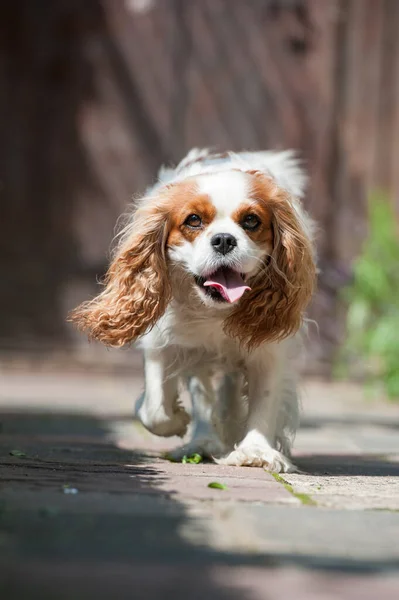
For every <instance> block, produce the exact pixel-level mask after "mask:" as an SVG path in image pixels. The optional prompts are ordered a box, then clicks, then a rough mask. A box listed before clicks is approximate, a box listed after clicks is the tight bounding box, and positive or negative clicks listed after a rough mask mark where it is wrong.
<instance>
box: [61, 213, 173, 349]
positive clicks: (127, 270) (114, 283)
mask: <svg viewBox="0 0 399 600" xmlns="http://www.w3.org/2000/svg"><path fill="white" fill-rule="evenodd" d="M167 229H168V224H167V215H166V211H165V210H164V207H162V206H161V205H160V204H157V203H155V202H154V203H151V204H148V205H147V204H146V206H145V207H142V208H140V209H138V211H137V212H136V214H135V216H134V219H133V222H132V224H131V225H129V226H128V228H127V229H126V231H125V233H124V235H123V237H122V241H121V243H120V244H119V246H118V248H117V251H116V253H115V256H114V258H113V260H112V262H111V265H110V267H109V269H108V272H107V274H106V276H105V281H104V284H105V286H106V287H105V289H104V291H103V292H102V293H101V294H100V295H99V296H97V298H94V300H91V301H89V302H85V303H83V304H82V305H81V306H79V307H78V308H76V309H75V310H74V311H73V312H72V313H71V315H70V320H71V321H73V322H74V323H76V325H77V326H78V328H79V329H80V330H82V331H86V332H87V333H88V335H89V337H91V338H94V339H96V340H99V341H100V342H103V343H104V344H106V345H108V346H123V345H125V344H127V343H129V342H133V341H135V340H136V339H137V338H138V337H140V336H141V335H143V334H144V333H145V332H146V331H148V330H149V329H150V328H151V327H152V326H153V325H154V324H155V323H156V321H157V320H158V319H159V318H160V317H161V316H162V314H163V313H164V312H165V310H166V307H167V304H168V302H169V299H170V295H171V290H170V284H169V280H168V278H167V266H166V258H165V243H166V237H167Z"/></svg>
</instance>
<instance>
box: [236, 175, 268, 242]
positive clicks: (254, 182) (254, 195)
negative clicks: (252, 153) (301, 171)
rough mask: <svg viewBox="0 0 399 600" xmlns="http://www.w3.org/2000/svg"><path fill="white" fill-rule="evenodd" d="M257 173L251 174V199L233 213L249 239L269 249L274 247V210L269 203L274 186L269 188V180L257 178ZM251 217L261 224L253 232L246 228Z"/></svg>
mask: <svg viewBox="0 0 399 600" xmlns="http://www.w3.org/2000/svg"><path fill="white" fill-rule="evenodd" d="M256 173H257V172H252V171H251V172H250V173H249V174H250V175H251V179H250V188H249V189H250V191H249V199H248V200H247V201H246V202H243V203H242V204H241V206H240V207H239V208H238V209H237V210H236V211H235V212H234V213H233V215H232V218H233V220H234V221H235V222H236V223H237V224H238V225H240V226H241V227H242V228H243V229H244V231H245V233H246V234H247V235H248V237H250V238H251V240H253V241H254V242H256V243H257V244H258V245H260V246H265V247H267V248H269V249H271V248H272V247H273V227H272V210H271V208H270V206H268V201H269V200H270V199H271V197H272V195H273V188H274V187H275V185H274V184H271V185H270V186H268V180H267V179H266V178H264V177H262V180H261V178H260V177H257V176H256ZM249 215H255V216H256V217H257V218H258V219H259V221H260V223H259V226H257V227H256V228H254V229H253V230H251V229H250V228H245V219H246V217H248V216H249Z"/></svg>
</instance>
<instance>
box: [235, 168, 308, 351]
mask: <svg viewBox="0 0 399 600" xmlns="http://www.w3.org/2000/svg"><path fill="white" fill-rule="evenodd" d="M263 179H264V178H263ZM258 199H259V198H258ZM262 200H263V201H265V202H266V203H267V206H268V207H269V208H270V209H271V211H272V213H273V232H274V244H273V252H272V255H271V257H269V258H268V260H267V262H266V264H264V266H263V269H262V270H261V272H260V273H259V274H258V275H257V276H256V277H255V278H254V280H253V281H252V282H250V285H251V291H250V292H249V293H247V294H246V295H245V296H244V299H243V302H240V303H239V304H238V306H237V308H236V309H235V310H234V312H233V313H232V314H231V315H230V317H229V318H228V319H227V320H226V322H225V332H226V333H227V334H229V335H231V336H232V337H235V338H238V339H239V340H240V342H242V343H243V344H244V346H246V347H247V348H248V349H249V350H251V349H253V348H256V347H257V346H259V345H260V344H262V343H263V342H274V341H278V340H282V339H284V338H286V337H288V336H290V335H292V334H294V333H295V332H296V331H297V330H298V329H299V327H300V326H301V323H302V318H303V311H304V310H305V308H306V306H307V305H308V303H309V301H310V299H311V296H312V293H313V290H314V285H315V279H316V267H315V263H314V259H313V251H312V243H311V240H310V239H309V238H308V236H307V235H306V234H305V232H304V231H303V229H302V227H301V225H300V223H299V221H298V217H297V216H296V214H295V212H294V209H293V208H292V206H291V204H290V202H289V195H288V194H287V193H286V192H285V191H283V190H281V189H280V188H278V187H277V186H275V185H270V183H269V184H268V185H267V196H266V198H262Z"/></svg>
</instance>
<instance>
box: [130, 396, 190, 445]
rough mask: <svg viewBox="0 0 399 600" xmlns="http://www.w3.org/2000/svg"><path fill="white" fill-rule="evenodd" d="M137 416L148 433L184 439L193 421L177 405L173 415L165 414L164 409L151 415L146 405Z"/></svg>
mask: <svg viewBox="0 0 399 600" xmlns="http://www.w3.org/2000/svg"><path fill="white" fill-rule="evenodd" d="M137 416H138V418H139V419H140V421H141V423H142V424H143V425H144V427H145V428H146V429H148V431H150V432H151V433H153V434H154V435H158V436H161V437H172V436H175V435H177V436H179V437H184V436H185V435H186V433H187V427H188V425H189V423H190V421H191V417H190V415H189V414H188V413H187V412H186V411H185V409H184V408H183V407H182V406H180V405H178V404H176V406H175V407H174V409H173V412H172V414H171V415H169V414H167V413H165V411H164V410H163V407H161V408H160V409H159V410H157V411H156V412H155V413H149V412H148V411H147V409H146V406H145V403H144V404H143V405H142V406H141V407H140V408H139V410H138V412H137Z"/></svg>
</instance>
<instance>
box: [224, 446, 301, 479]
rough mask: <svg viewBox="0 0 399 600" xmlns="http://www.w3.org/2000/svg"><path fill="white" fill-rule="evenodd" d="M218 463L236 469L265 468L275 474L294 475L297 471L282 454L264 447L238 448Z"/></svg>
mask: <svg viewBox="0 0 399 600" xmlns="http://www.w3.org/2000/svg"><path fill="white" fill-rule="evenodd" d="M216 462H217V463H218V464H221V465H232V466H236V467H263V468H264V469H267V471H273V472H274V473H292V472H295V471H296V470H297V469H296V467H295V466H294V465H293V464H292V463H291V462H290V461H289V460H288V458H286V457H285V456H284V455H283V454H281V452H278V451H277V450H274V449H273V448H264V447H262V446H241V447H237V448H236V449H235V450H233V452H230V454H228V455H227V456H225V457H224V458H220V459H218V460H217V461H216Z"/></svg>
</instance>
